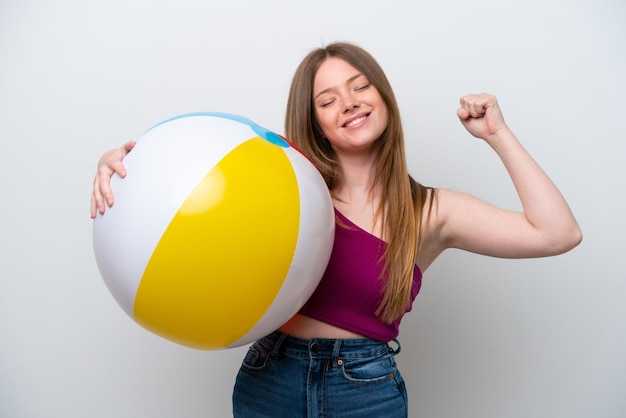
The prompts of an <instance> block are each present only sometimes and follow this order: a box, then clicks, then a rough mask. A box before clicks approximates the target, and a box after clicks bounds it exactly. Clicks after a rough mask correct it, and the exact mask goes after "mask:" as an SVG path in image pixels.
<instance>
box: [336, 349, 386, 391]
mask: <svg viewBox="0 0 626 418" xmlns="http://www.w3.org/2000/svg"><path fill="white" fill-rule="evenodd" d="M396 370H397V368H396V362H395V360H394V358H393V354H386V355H384V356H381V357H374V358H362V359H361V358H360V359H343V360H342V365H341V375H342V377H343V378H344V379H345V380H347V381H348V382H350V383H353V384H356V385H376V384H379V383H382V382H386V381H388V380H390V379H395V372H396Z"/></svg>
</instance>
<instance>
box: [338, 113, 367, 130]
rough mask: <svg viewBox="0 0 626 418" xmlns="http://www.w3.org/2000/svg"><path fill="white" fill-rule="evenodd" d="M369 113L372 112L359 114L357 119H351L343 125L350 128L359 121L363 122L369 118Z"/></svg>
mask: <svg viewBox="0 0 626 418" xmlns="http://www.w3.org/2000/svg"><path fill="white" fill-rule="evenodd" d="M369 115H370V114H369V113H368V114H366V115H363V116H359V117H358V118H356V119H352V120H351V121H348V122H346V123H344V124H343V127H344V128H350V127H352V126H355V125H358V124H359V123H361V122H363V121H364V120H365V119H367V117H368V116H369Z"/></svg>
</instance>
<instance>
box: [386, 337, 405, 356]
mask: <svg viewBox="0 0 626 418" xmlns="http://www.w3.org/2000/svg"><path fill="white" fill-rule="evenodd" d="M392 341H393V342H394V343H396V345H397V346H398V347H396V348H393V347H391V346H389V348H390V349H391V351H392V352H393V354H394V355H397V354H400V351H402V347H401V346H400V341H398V339H397V338H394V339H393V340H392Z"/></svg>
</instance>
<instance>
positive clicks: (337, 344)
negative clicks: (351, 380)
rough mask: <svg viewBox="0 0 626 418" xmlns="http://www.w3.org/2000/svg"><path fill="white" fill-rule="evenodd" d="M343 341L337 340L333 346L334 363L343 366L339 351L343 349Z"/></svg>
mask: <svg viewBox="0 0 626 418" xmlns="http://www.w3.org/2000/svg"><path fill="white" fill-rule="evenodd" d="M342 342H343V341H342V340H340V339H337V340H335V344H334V347H333V363H334V364H336V365H339V366H341V365H342V364H343V360H341V359H340V358H339V352H340V350H341V343H342Z"/></svg>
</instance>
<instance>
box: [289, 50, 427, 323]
mask: <svg viewBox="0 0 626 418" xmlns="http://www.w3.org/2000/svg"><path fill="white" fill-rule="evenodd" d="M329 57H337V58H341V59H343V60H345V61H346V62H348V63H349V64H350V65H352V66H353V67H354V68H356V69H357V70H359V71H360V72H361V73H362V74H363V75H364V76H365V77H366V78H367V79H368V80H369V82H370V83H371V84H372V85H373V86H374V87H376V89H377V90H378V92H379V93H380V95H381V97H382V99H383V101H384V103H385V104H386V105H387V109H388V115H389V117H388V125H387V128H386V129H385V131H384V132H383V134H382V136H381V138H380V139H379V140H378V145H379V146H378V147H377V149H378V153H379V155H378V159H377V160H378V164H377V167H376V173H375V177H374V182H373V184H372V188H373V187H374V185H376V184H381V186H382V189H381V192H382V196H383V199H381V201H380V204H379V207H378V208H376V218H377V219H380V220H381V221H382V225H383V236H384V239H385V241H386V242H387V247H386V249H385V252H384V253H383V255H382V259H383V260H384V265H383V272H382V276H381V278H383V277H387V280H386V282H385V284H384V291H383V298H382V301H381V303H380V305H379V307H378V310H377V311H376V314H377V315H378V317H379V318H380V319H381V320H382V321H383V322H386V323H391V322H393V321H394V320H396V319H398V318H399V317H401V316H402V315H403V314H404V313H405V312H406V309H407V307H408V305H409V303H410V298H411V288H412V286H413V269H414V267H415V264H416V259H417V252H418V250H419V246H420V243H421V240H420V227H421V219H422V212H423V210H424V207H425V204H426V202H427V201H430V203H429V207H428V210H429V214H430V209H431V208H432V204H433V198H434V193H433V192H434V189H432V188H429V187H424V186H422V185H421V184H419V183H418V182H416V181H415V180H414V179H413V178H412V177H411V176H410V175H409V173H408V169H407V166H406V157H405V152H404V135H403V132H402V123H401V120H400V111H399V109H398V104H397V101H396V99H395V95H394V93H393V90H392V88H391V84H390V83H389V81H388V80H387V77H386V75H385V73H384V72H383V70H382V68H381V67H380V65H378V63H377V62H376V60H375V59H374V58H373V57H372V56H371V55H370V54H369V53H368V52H367V51H365V50H364V49H362V48H360V47H358V46H356V45H354V44H350V43H346V42H336V43H332V44H330V45H327V46H326V47H323V48H317V49H315V50H313V51H311V52H310V53H309V54H308V55H307V56H306V57H305V58H304V60H303V61H302V63H301V64H300V65H299V66H298V68H297V70H296V73H295V75H294V77H293V81H292V83H291V88H290V91H289V98H288V102H287V112H286V118H285V134H286V136H287V138H288V139H290V140H291V141H293V143H294V144H295V146H296V147H297V148H299V149H300V150H301V151H302V152H303V153H304V154H305V155H306V156H307V157H309V159H310V160H311V161H312V162H313V164H314V165H315V166H316V167H317V168H318V170H319V171H320V172H321V174H322V176H323V177H324V180H325V181H326V184H327V185H328V188H329V190H330V191H331V193H332V191H333V190H334V189H335V188H336V187H337V186H339V185H340V184H341V181H342V171H341V166H340V165H339V162H338V160H337V158H336V155H335V152H334V150H333V148H332V147H331V145H330V143H329V142H328V140H327V139H325V138H324V136H323V135H322V131H321V128H320V127H319V125H318V122H317V120H316V117H315V109H314V106H313V81H314V78H315V73H316V72H317V69H318V68H319V66H320V65H321V64H322V62H324V61H325V60H326V59H327V58H329Z"/></svg>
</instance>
